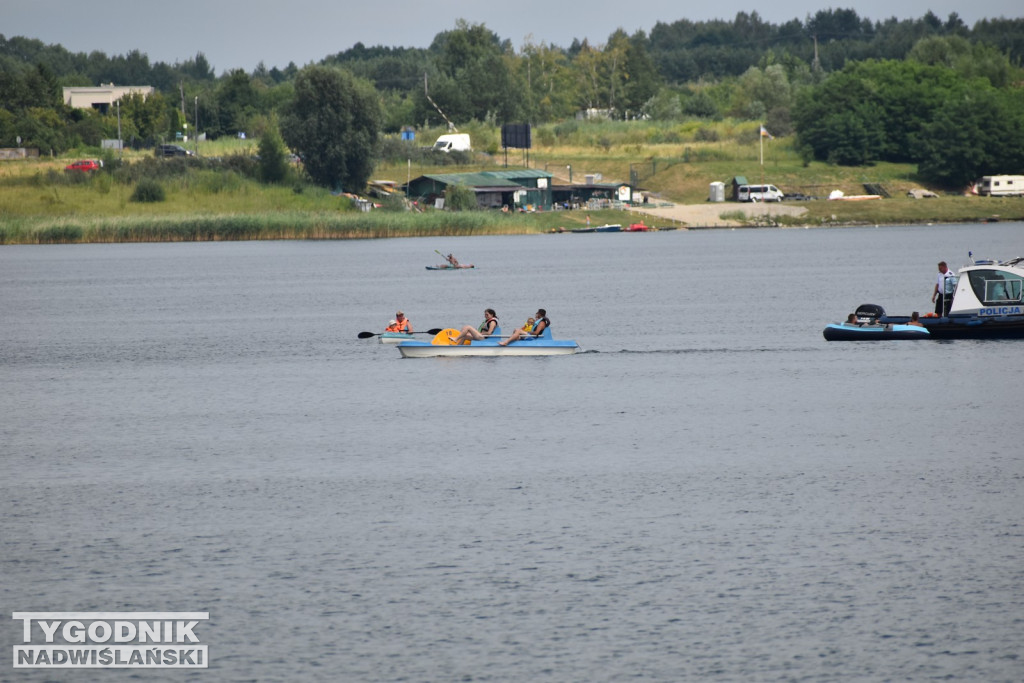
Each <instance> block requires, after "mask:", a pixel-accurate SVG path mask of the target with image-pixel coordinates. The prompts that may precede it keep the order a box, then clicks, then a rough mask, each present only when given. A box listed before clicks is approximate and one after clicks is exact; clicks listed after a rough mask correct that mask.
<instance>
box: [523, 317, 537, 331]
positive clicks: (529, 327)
mask: <svg viewBox="0 0 1024 683" xmlns="http://www.w3.org/2000/svg"><path fill="white" fill-rule="evenodd" d="M535 322H537V321H536V320H534V319H533V318H527V319H526V324H525V325H523V331H524V332H532V331H533V323H535Z"/></svg>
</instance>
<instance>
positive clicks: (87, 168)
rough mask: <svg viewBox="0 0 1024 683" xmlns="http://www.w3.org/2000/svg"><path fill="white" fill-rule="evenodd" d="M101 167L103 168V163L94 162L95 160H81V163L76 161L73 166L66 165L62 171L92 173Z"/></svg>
mask: <svg viewBox="0 0 1024 683" xmlns="http://www.w3.org/2000/svg"><path fill="white" fill-rule="evenodd" d="M101 166H103V163H102V162H99V161H96V160H95V159H82V160H81V161H76V162H75V163H73V164H68V165H67V166H65V167H64V170H65V171H79V172H81V173H92V172H93V171H98V170H100V167H101Z"/></svg>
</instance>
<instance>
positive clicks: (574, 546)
mask: <svg viewBox="0 0 1024 683" xmlns="http://www.w3.org/2000/svg"><path fill="white" fill-rule="evenodd" d="M435 249H439V250H441V251H444V252H445V253H447V252H448V251H451V252H454V253H455V254H456V255H458V256H459V258H460V259H463V260H465V261H469V262H473V263H475V264H476V265H477V269H476V270H474V271H468V272H428V271H426V270H425V269H424V266H425V265H430V264H433V263H434V262H436V261H437V260H438V257H437V255H436V254H435V253H434V250H435ZM968 250H973V251H974V253H975V254H977V255H979V256H986V257H995V258H1010V257H1013V256H1020V255H1024V225H1021V224H990V225H962V226H934V227H923V226H922V227H904V228H900V227H896V228H863V229H861V228H846V229H834V230H832V229H828V230H736V231H693V232H663V233H648V234H618V235H616V234H611V235H608V234H590V235H573V234H564V235H543V236H530V237H525V236H518V237H486V238H444V239H442V238H436V239H435V238H431V239H405V240H380V241H366V242H270V243H217V244H158V245H80V246H46V247H30V246H7V247H3V248H0V387H2V390H0V416H2V418H0V463H2V467H3V469H2V471H3V475H2V477H0V608H2V609H0V611H2V612H3V613H5V614H6V615H7V616H6V617H4V619H5V620H6V621H7V624H8V626H7V627H5V628H4V629H0V633H2V634H4V635H5V637H4V639H3V647H2V648H0V680H6V679H10V680H32V681H42V680H51V679H53V678H54V677H52V676H48V675H47V674H48V673H50V672H46V671H22V670H19V671H14V670H12V669H11V662H10V656H11V648H10V646H11V645H13V644H15V643H17V642H19V638H20V624H16V623H15V622H13V621H10V620H9V615H10V613H11V612H13V611H72V610H74V611H209V612H210V613H211V619H210V621H209V622H206V623H205V624H202V625H201V626H200V627H199V628H198V629H197V632H198V633H200V634H201V636H202V639H203V642H204V643H205V644H208V645H209V648H210V649H209V651H210V659H211V669H209V670H207V671H205V672H198V673H193V674H185V673H182V672H169V671H148V672H136V673H135V674H134V675H133V674H132V672H119V671H99V672H96V671H93V672H90V675H89V676H88V678H89V680H96V679H104V680H105V679H115V678H124V677H125V676H126V675H129V676H131V677H133V678H142V679H147V680H148V679H164V678H166V679H174V680H181V679H182V678H186V679H209V680H280V681H292V680H333V681H464V680H467V681H468V680H473V681H556V682H563V681H624V680H651V681H680V680H687V679H689V680H694V679H707V680H723V681H737V680H743V681H748V680H785V681H790V680H793V681H827V680H870V681H875V680H878V681H882V680H930V679H945V680H963V681H1019V680H1021V679H1024V661H1021V658H1020V656H1021V632H1022V629H1024V552H1022V545H1024V543H1022V541H1024V539H1022V534H1024V527H1022V521H1024V504H1022V492H1024V491H1022V490H1024V453H1022V449H1021V446H1020V424H1021V420H1020V394H1021V369H1020V368H1021V362H1020V361H1021V358H1022V354H1021V351H1022V349H1024V345H1022V344H1021V342H1012V341H1011V342H961V341H957V342H872V343H832V344H829V343H826V342H825V341H824V340H823V339H822V336H821V330H822V328H823V327H824V325H825V324H826V323H827V322H830V321H833V320H839V319H842V318H844V317H845V314H846V313H848V312H850V311H852V310H853V309H854V308H855V307H856V306H857V305H859V304H861V303H867V302H871V303H880V304H882V305H884V306H885V307H886V308H887V309H888V310H889V311H890V312H893V313H909V312H910V311H911V310H919V311H921V312H922V313H923V312H926V311H928V310H930V307H931V304H930V302H929V299H930V294H931V289H932V283H933V281H934V273H935V264H936V263H937V262H938V261H939V260H942V259H945V260H947V261H949V262H950V264H951V265H960V264H962V263H963V262H964V261H965V260H966V256H967V251H968ZM538 306H540V307H544V308H546V309H547V310H548V312H549V316H550V317H551V319H552V321H553V332H554V334H555V336H556V337H561V338H573V339H576V340H577V341H578V342H579V343H580V345H581V346H582V347H583V349H584V350H585V353H581V354H578V355H576V356H571V357H560V358H511V359H509V358H506V359H402V358H400V356H399V353H398V351H397V350H396V349H394V348H393V347H389V346H382V345H379V344H377V343H376V342H375V341H374V340H370V341H363V340H358V339H357V338H356V335H357V333H358V332H360V331H362V330H369V331H379V330H381V329H383V327H384V325H385V324H386V322H387V320H389V319H390V318H392V317H393V316H394V312H395V310H397V309H402V310H404V311H405V312H406V314H407V315H408V316H409V317H410V319H411V320H412V322H413V324H414V325H415V326H416V327H417V329H420V330H425V329H427V328H430V327H446V326H452V327H454V326H461V325H463V324H473V325H475V324H477V323H479V322H480V320H481V319H482V317H483V309H484V308H485V307H493V308H495V309H496V310H497V311H498V314H499V316H500V319H501V322H502V324H503V326H504V327H505V329H506V330H511V329H512V328H514V327H515V326H517V325H519V324H521V323H522V322H523V321H525V319H526V317H527V316H528V315H530V314H532V313H533V311H534V310H536V308H537V307H538ZM15 674H16V675H15ZM57 678H62V677H57ZM63 678H67V677H66V676H65V677H63ZM79 678H81V677H79ZM81 679H82V680H85V678H81Z"/></svg>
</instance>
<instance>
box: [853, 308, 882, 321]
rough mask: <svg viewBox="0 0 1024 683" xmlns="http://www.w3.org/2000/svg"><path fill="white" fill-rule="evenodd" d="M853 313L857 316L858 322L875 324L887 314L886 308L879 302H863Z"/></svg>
mask: <svg viewBox="0 0 1024 683" xmlns="http://www.w3.org/2000/svg"><path fill="white" fill-rule="evenodd" d="M853 314H854V315H855V316H857V322H858V323H861V324H866V325H874V324H875V323H876V322H878V319H879V318H881V317H882V316H884V315H885V309H884V308H882V307H881V306H879V305H878V304H861V305H860V306H858V307H857V310H856V311H854V312H853Z"/></svg>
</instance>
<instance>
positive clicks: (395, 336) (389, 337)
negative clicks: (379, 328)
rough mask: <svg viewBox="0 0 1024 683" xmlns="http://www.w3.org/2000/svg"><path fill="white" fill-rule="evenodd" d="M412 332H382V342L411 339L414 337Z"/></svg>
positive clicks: (396, 342) (388, 342)
mask: <svg viewBox="0 0 1024 683" xmlns="http://www.w3.org/2000/svg"><path fill="white" fill-rule="evenodd" d="M412 338H413V337H412V335H411V334H406V333H405V332H381V333H380V343H381V344H399V343H401V342H403V341H409V340H410V339H412Z"/></svg>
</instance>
